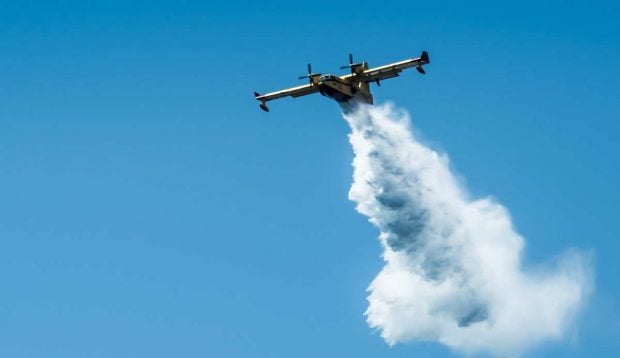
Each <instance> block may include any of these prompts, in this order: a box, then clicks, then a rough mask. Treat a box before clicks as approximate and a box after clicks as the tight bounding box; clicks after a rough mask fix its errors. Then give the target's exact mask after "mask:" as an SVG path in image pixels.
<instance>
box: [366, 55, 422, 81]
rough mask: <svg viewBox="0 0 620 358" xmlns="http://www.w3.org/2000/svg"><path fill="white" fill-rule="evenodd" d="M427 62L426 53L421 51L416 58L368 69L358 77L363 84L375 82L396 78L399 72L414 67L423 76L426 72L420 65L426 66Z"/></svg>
mask: <svg viewBox="0 0 620 358" xmlns="http://www.w3.org/2000/svg"><path fill="white" fill-rule="evenodd" d="M429 62H430V59H429V57H428V52H426V51H423V52H422V55H420V57H418V58H412V59H409V60H404V61H400V62H395V63H391V64H389V65H385V66H379V67H375V68H369V69H367V70H364V72H363V73H361V74H360V75H359V76H361V77H362V78H363V79H364V82H375V81H380V80H384V79H387V78H392V77H398V76H399V73H400V72H402V71H403V70H404V69H407V68H410V67H415V68H416V69H417V70H418V72H420V73H422V74H424V73H426V72H425V71H424V68H423V67H422V65H426V64H427V63H429Z"/></svg>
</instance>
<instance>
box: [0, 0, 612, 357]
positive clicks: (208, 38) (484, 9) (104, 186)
mask: <svg viewBox="0 0 620 358" xmlns="http://www.w3.org/2000/svg"><path fill="white" fill-rule="evenodd" d="M619 10H620V6H618V5H617V3H615V2H611V1H610V2H605V1H595V2H590V1H547V2H544V4H541V3H540V2H535V1H518V2H510V3H498V2H456V1H455V2H419V1H418V2H415V1H395V2H390V3H389V4H387V3H386V4H384V3H378V2H366V1H354V2H352V1H339V2H332V1H330V2H318V1H310V2H304V3H301V2H300V3H297V2H292V1H269V2H235V1H228V2H222V3H209V2H198V1H91V2H83V1H40V2H37V1H35V2H26V1H24V2H8V1H3V2H2V3H1V4H0V356H2V357H170V356H183V357H289V356H299V357H317V356H331V357H377V356H382V357H411V356H419V357H424V356H431V355H433V356H452V355H454V353H453V352H451V351H450V350H449V349H447V348H445V347H443V346H440V345H438V344H435V343H417V344H404V345H397V346H395V347H392V348H390V347H388V346H387V345H386V344H385V343H384V342H383V341H382V340H381V338H380V336H379V334H378V332H373V331H372V330H371V329H369V328H368V326H367V325H366V323H365V319H364V316H363V312H364V310H365V308H366V301H365V296H366V293H365V289H366V287H367V286H368V284H369V283H370V281H371V280H372V279H373V278H374V276H375V275H376V274H377V273H378V271H379V270H380V269H381V267H382V261H381V259H380V256H379V255H380V252H381V250H380V246H379V244H378V241H377V239H376V237H377V234H378V233H377V231H376V229H375V228H373V227H372V226H371V225H370V224H369V223H368V222H367V221H366V219H365V218H364V217H362V216H361V215H359V214H357V213H356V212H355V211H354V204H353V203H352V202H349V201H348V200H347V192H348V188H349V185H350V182H351V167H350V163H351V159H352V153H351V149H350V147H349V144H348V142H347V133H348V128H347V126H346V123H345V122H344V121H343V120H342V118H341V116H340V113H339V109H338V107H337V105H336V104H335V103H334V102H332V101H329V100H328V99H326V98H324V97H321V96H318V95H317V96H309V97H304V98H299V99H285V100H281V101H276V102H273V103H271V104H270V107H271V110H272V111H271V112H270V113H268V114H267V113H263V112H262V111H260V110H259V108H258V106H257V103H256V101H255V100H254V99H253V96H252V91H255V90H256V91H259V92H267V91H271V90H276V89H280V88H281V87H287V86H290V85H296V84H299V83H303V82H302V81H298V80H296V77H297V76H299V75H303V74H304V73H305V66H306V63H307V62H309V61H310V62H312V64H313V67H314V69H315V70H316V71H322V72H324V73H330V72H331V73H334V72H335V73H341V71H340V70H338V66H340V65H343V64H345V63H346V61H347V54H348V53H349V52H353V54H354V56H355V57H356V59H366V60H368V61H369V62H370V65H371V66H372V65H381V64H384V63H387V62H392V61H396V60H401V59H404V58H409V57H415V56H417V55H418V54H419V53H420V51H421V50H423V49H426V50H428V51H429V52H430V55H431V62H432V63H431V64H430V65H429V66H428V67H427V71H428V74H427V75H426V76H420V75H419V74H418V73H417V72H415V71H409V72H406V73H404V74H403V75H402V76H401V77H400V78H398V79H394V80H390V81H386V82H384V83H383V85H382V86H381V87H380V88H376V87H374V88H373V89H374V93H375V99H376V101H377V102H378V103H382V102H385V101H394V102H395V103H396V104H397V105H398V106H400V107H403V108H405V109H407V110H408V111H409V112H410V113H411V115H412V118H413V121H414V125H415V127H416V128H417V129H418V130H419V131H420V133H421V135H422V137H423V138H425V140H426V141H427V142H428V143H430V144H431V145H432V146H433V147H435V148H438V149H440V150H442V151H445V152H447V153H448V154H449V155H450V157H451V160H452V165H453V167H454V169H455V170H456V171H457V172H458V173H459V174H460V175H461V176H462V178H463V180H464V181H465V182H466V184H467V186H468V187H469V188H470V190H471V192H472V193H473V195H475V196H486V195H493V196H494V197H496V198H497V199H498V200H499V201H501V202H502V203H503V204H504V205H506V206H507V207H508V208H509V210H510V211H511V213H512V216H513V218H514V222H515V225H516V227H517V229H518V231H519V232H520V233H522V234H523V235H524V236H525V237H526V238H527V243H528V246H527V251H526V257H525V261H526V263H528V264H531V263H540V262H542V261H544V260H547V259H548V258H550V257H553V256H554V255H556V254H558V253H560V252H561V251H562V250H563V249H564V248H567V247H573V246H574V247H579V248H583V249H591V250H593V252H594V257H595V260H594V264H595V269H596V291H595V294H594V295H593V296H592V298H591V302H590V305H589V308H588V310H586V311H585V313H584V314H583V316H582V318H581V322H580V324H579V326H578V327H579V329H578V332H576V333H574V334H571V337H569V339H568V340H566V341H564V342H561V343H548V344H545V345H543V346H542V347H539V348H537V349H536V350H535V351H534V352H532V354H533V355H536V356H549V357H556V356H580V357H586V356H609V357H614V356H618V354H620V341H618V339H617V337H618V335H619V334H620V315H619V314H618V308H619V304H618V299H619V298H620V282H619V281H618V279H617V277H618V273H619V264H618V261H619V260H618V249H619V246H620V244H619V243H618V240H617V239H618V237H619V234H620V230H619V229H618V225H617V223H618V218H617V216H618V214H617V213H618V209H617V208H618V203H619V199H620V192H619V190H618V182H619V181H620V172H619V169H618V162H619V161H618V153H620V143H619V140H618V138H619V135H620V124H619V122H618V119H619V110H618V106H617V100H618V95H619V89H620V88H619V87H620V67H619V66H618V63H619V60H620V25H618V20H617V16H618V11H619Z"/></svg>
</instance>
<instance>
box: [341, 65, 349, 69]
mask: <svg viewBox="0 0 620 358" xmlns="http://www.w3.org/2000/svg"><path fill="white" fill-rule="evenodd" d="M349 67H351V66H349V65H347V66H340V69H341V70H344V69H345V68H349Z"/></svg>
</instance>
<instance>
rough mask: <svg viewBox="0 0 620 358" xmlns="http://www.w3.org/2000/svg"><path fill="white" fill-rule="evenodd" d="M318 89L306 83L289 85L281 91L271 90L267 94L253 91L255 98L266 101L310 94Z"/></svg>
mask: <svg viewBox="0 0 620 358" xmlns="http://www.w3.org/2000/svg"><path fill="white" fill-rule="evenodd" d="M318 91H319V88H318V87H317V86H315V85H312V84H307V85H303V86H297V87H291V88H287V89H283V90H281V91H276V92H271V93H267V94H260V93H256V92H254V96H255V97H256V99H257V100H259V101H261V102H267V101H271V100H274V99H278V98H282V97H287V96H291V97H301V96H305V95H308V94H312V93H315V92H318Z"/></svg>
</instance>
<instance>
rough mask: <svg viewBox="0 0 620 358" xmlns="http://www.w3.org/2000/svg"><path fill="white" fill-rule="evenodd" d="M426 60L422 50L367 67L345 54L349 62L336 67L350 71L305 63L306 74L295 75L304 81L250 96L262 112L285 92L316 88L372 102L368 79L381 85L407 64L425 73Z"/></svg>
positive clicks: (341, 99) (294, 93)
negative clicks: (322, 69) (333, 70)
mask: <svg viewBox="0 0 620 358" xmlns="http://www.w3.org/2000/svg"><path fill="white" fill-rule="evenodd" d="M428 63H430V59H429V57H428V52H426V51H422V54H421V55H420V57H418V58H412V59H408V60H404V61H400V62H395V63H391V64H388V65H385V66H379V67H374V68H368V62H366V61H362V62H358V63H353V55H352V54H349V64H348V65H346V66H342V67H340V69H346V68H349V69H350V70H351V73H350V74H348V75H343V76H337V75H330V74H326V75H324V74H321V73H312V65H311V64H308V74H307V75H305V76H301V77H299V79H300V80H301V79H304V78H307V79H308V84H306V85H303V86H297V87H291V88H287V89H284V90H281V91H276V92H271V93H267V94H260V93H257V92H254V97H255V98H256V100H258V101H260V105H259V107H260V108H261V109H262V110H263V111H265V112H269V107H267V102H268V101H272V100H274V99H278V98H282V97H287V96H291V97H293V98H297V97H301V96H305V95H309V94H313V93H316V92H319V93H320V94H322V95H323V96H326V97H329V98H331V99H333V100H335V101H337V102H340V103H342V102H348V101H349V100H351V99H353V98H359V99H360V100H361V101H362V102H365V103H368V104H373V97H372V94H371V93H370V83H372V82H375V83H376V84H377V86H381V81H382V80H385V79H388V78H393V77H398V76H399V74H400V72H401V71H402V70H404V69H406V68H410V67H415V68H416V70H418V72H420V73H421V74H425V73H426V71H425V70H424V68H423V67H422V66H423V65H426V64H428Z"/></svg>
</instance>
